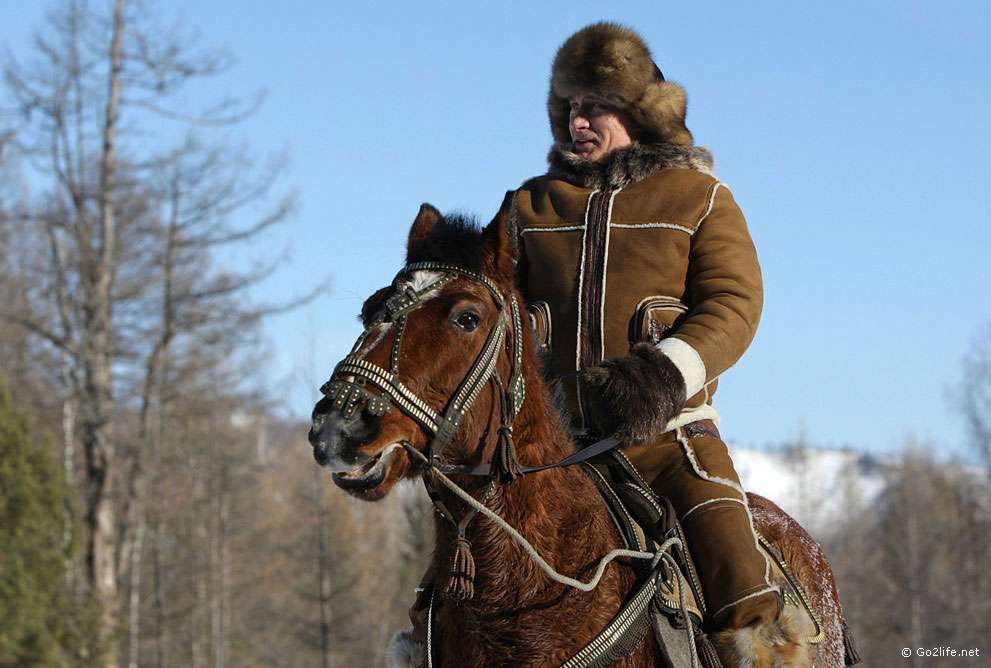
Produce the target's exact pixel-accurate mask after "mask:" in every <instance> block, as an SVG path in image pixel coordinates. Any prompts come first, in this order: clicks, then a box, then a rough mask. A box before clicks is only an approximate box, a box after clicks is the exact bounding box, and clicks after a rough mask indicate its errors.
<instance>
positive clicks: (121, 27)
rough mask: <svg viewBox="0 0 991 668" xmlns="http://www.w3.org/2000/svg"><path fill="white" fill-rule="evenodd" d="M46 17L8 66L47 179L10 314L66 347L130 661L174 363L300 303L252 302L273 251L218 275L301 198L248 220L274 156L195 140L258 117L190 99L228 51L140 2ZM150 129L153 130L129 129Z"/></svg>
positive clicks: (22, 138) (74, 407)
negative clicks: (186, 106) (125, 607)
mask: <svg viewBox="0 0 991 668" xmlns="http://www.w3.org/2000/svg"><path fill="white" fill-rule="evenodd" d="M49 24H50V25H49V29H48V30H46V31H45V32H44V33H40V34H39V35H38V37H37V38H36V39H35V46H36V55H37V61H36V62H34V63H32V64H31V65H30V66H28V65H21V64H20V63H19V62H17V61H11V62H9V63H8V64H7V66H6V67H5V69H4V74H5V78H6V82H7V88H8V91H9V93H10V97H11V99H12V100H13V102H14V105H15V108H16V111H17V112H18V113H19V114H20V117H21V126H20V127H19V130H18V132H17V133H16V135H15V136H11V134H10V133H9V132H8V133H6V134H3V146H4V150H5V151H9V150H15V151H17V152H18V153H19V154H20V155H23V156H25V157H26V158H27V159H28V160H29V161H30V164H31V167H32V169H33V170H34V171H35V172H36V173H37V174H38V175H40V177H41V178H42V179H45V180H46V181H45V182H46V185H45V187H44V190H43V192H42V193H41V194H40V196H38V197H36V198H35V201H34V202H32V203H28V204H27V205H26V206H25V207H24V208H23V210H21V211H18V212H17V213H16V219H17V220H16V223H17V224H18V225H19V228H18V229H19V231H20V233H21V235H22V237H23V240H24V241H23V243H24V244H25V247H26V248H27V252H26V253H25V257H26V258H27V261H26V262H27V266H25V267H24V268H23V269H22V274H23V275H24V276H25V277H26V280H25V281H24V282H23V285H22V287H21V291H20V297H21V299H18V300H14V301H13V302H7V303H5V304H4V305H3V306H2V307H0V316H2V318H3V319H4V320H5V321H6V322H8V323H14V324H16V325H18V326H19V327H21V328H23V330H25V331H26V332H28V333H30V335H31V336H32V337H33V338H34V339H35V340H36V341H37V342H38V345H39V346H41V347H43V348H44V349H45V350H47V351H50V354H51V357H53V358H54V359H57V360H60V366H59V374H58V377H59V380H60V384H61V387H63V392H62V399H63V402H62V414H63V415H62V424H63V433H64V438H63V441H64V452H65V453H66V462H68V463H71V462H72V461H73V459H74V443H75V442H76V434H77V432H78V440H79V443H80V444H81V446H82V454H83V458H84V467H83V470H82V477H83V479H84V481H85V490H86V493H85V516H86V524H87V527H88V530H89V531H88V539H87V548H86V575H87V580H88V582H89V584H90V586H91V587H92V590H93V592H94V593H95V594H96V596H97V598H98V600H99V602H100V604H101V607H102V610H103V628H102V632H103V635H104V637H105V638H106V639H107V640H108V647H109V648H110V651H109V652H108V656H107V663H108V665H115V664H116V654H117V652H116V647H115V645H114V642H112V639H113V638H114V637H115V629H116V627H117V625H118V623H119V621H121V616H122V612H123V611H122V607H121V606H122V603H123V597H122V596H121V591H122V587H123V586H124V583H126V582H127V580H126V577H127V575H128V574H129V573H130V574H131V575H132V578H131V580H130V584H131V589H132V596H131V597H129V600H130V601H131V602H132V605H131V615H130V617H131V621H132V624H137V618H136V614H137V613H136V611H137V610H138V608H139V605H140V602H139V600H137V597H138V596H139V593H140V580H139V577H140V569H138V568H135V569H134V570H133V571H132V569H131V564H132V563H133V562H134V561H135V560H137V559H139V558H140V553H141V549H142V539H143V536H144V535H145V530H144V519H143V518H144V487H145V481H146V466H147V461H146V457H145V452H146V450H147V447H146V445H147V443H148V441H149V440H150V438H151V434H152V433H153V432H154V431H155V430H156V429H158V428H160V427H161V419H162V415H163V412H162V405H163V403H164V401H165V399H164V396H163V392H162V388H163V381H164V378H165V376H166V373H167V368H168V366H169V365H170V364H172V361H173V360H174V359H175V357H176V356H177V355H178V356H182V351H177V350H176V346H177V344H179V345H180V346H181V343H182V337H184V336H190V337H194V338H195V340H202V339H203V338H204V337H206V338H209V337H210V336H211V335H214V336H216V335H219V333H220V332H222V331H230V330H232V329H233V330H234V331H236V329H237V328H238V327H242V328H243V329H244V330H248V329H250V327H247V326H246V325H247V324H249V323H254V322H257V320H258V318H260V317H261V316H263V315H265V314H266V313H270V312H272V311H274V310H278V309H281V308H286V307H288V306H289V305H275V306H269V307H245V306H244V305H243V304H244V300H243V299H240V298H239V295H240V294H241V293H243V292H244V291H245V290H246V289H247V288H249V287H250V286H252V285H254V284H256V283H257V282H258V281H260V280H263V279H264V278H265V277H266V276H267V275H269V274H270V273H271V271H272V270H273V268H274V266H275V264H274V263H271V264H269V265H266V266H258V267H255V268H252V269H249V270H248V271H246V272H242V273H232V272H220V271H215V270H213V269H211V254H212V252H213V251H214V249H216V248H217V247H219V246H222V245H225V244H231V243H237V242H240V241H244V240H247V239H251V238H254V237H255V236H256V235H259V234H261V233H263V232H264V231H265V230H266V229H267V228H269V227H270V226H272V225H275V224H277V223H279V222H280V221H283V220H284V219H285V217H286V215H287V213H288V212H289V210H290V201H289V200H288V199H285V198H283V199H281V200H278V201H276V202H275V203H274V204H270V205H269V206H268V209H267V210H265V211H263V212H262V213H261V214H256V215H255V217H254V218H249V217H248V216H246V212H247V211H248V210H249V209H251V210H256V209H257V208H258V207H259V205H262V206H264V204H265V203H266V202H268V201H269V191H270V188H271V186H272V183H273V181H274V175H275V172H276V171H277V166H276V165H272V166H270V168H269V169H263V170H256V169H253V167H252V164H251V161H250V159H249V158H248V157H247V156H246V155H245V154H244V152H243V151H242V152H238V151H230V150H229V149H225V148H224V147H221V146H215V145H214V146H211V145H209V144H207V143H205V142H204V141H203V140H202V139H200V138H199V137H198V136H197V134H202V132H204V131H205V129H209V128H211V127H217V126H224V125H230V124H232V123H236V122H237V121H239V120H241V119H243V118H244V117H245V115H246V114H247V113H250V111H251V110H252V109H253V108H254V106H255V104H256V101H252V102H249V103H243V102H241V101H237V100H229V99H224V100H219V101H217V102H216V104H213V105H212V106H211V107H210V108H207V109H205V110H203V111H202V112H199V113H193V114H190V113H186V112H179V111H177V109H178V108H179V103H180V99H181V98H180V95H181V93H182V91H183V90H184V88H185V87H186V86H187V84H189V83H190V82H191V81H194V80H196V79H201V78H204V77H211V76H215V75H217V74H219V73H222V72H223V71H224V70H225V69H226V67H227V66H228V65H229V59H227V58H226V57H225V56H223V55H222V54H218V53H213V52H208V51H204V50H202V49H199V48H197V47H196V46H195V45H194V44H193V43H192V42H191V41H190V40H189V39H187V38H186V37H185V36H184V35H183V34H182V32H181V31H179V30H178V29H173V30H162V28H161V25H160V22H158V21H157V20H156V18H155V17H154V16H153V15H152V14H151V13H150V12H149V11H148V10H147V9H146V8H145V7H144V6H143V5H141V4H138V3H136V4H134V5H129V4H128V3H127V2H126V1H125V0H115V2H114V3H113V6H112V8H111V11H110V13H109V15H104V14H101V13H100V12H98V11H95V10H93V9H91V8H90V7H89V6H87V5H86V4H85V3H82V2H77V1H76V0H67V1H66V2H63V3H62V4H61V5H60V6H59V7H58V8H57V9H56V10H55V11H53V12H52V13H51V15H50V17H49ZM152 119H158V120H154V121H153V120H152ZM163 119H167V120H169V121H172V122H178V123H181V124H184V125H186V126H187V127H188V128H189V130H188V131H187V136H186V138H185V139H184V140H183V141H182V142H181V143H180V144H178V145H176V146H168V145H167V144H166V143H165V142H157V141H149V139H148V137H149V136H152V137H154V129H155V128H157V127H159V126H157V125H155V124H154V123H161V122H162V120H163ZM135 136H141V137H142V140H141V141H129V139H130V138H131V137H135ZM124 386H133V387H134V388H135V389H136V390H137V391H136V392H135V394H136V395H137V396H139V397H140V400H139V403H140V405H139V406H137V407H134V408H135V409H136V410H137V412H138V415H139V418H138V426H137V429H136V432H135V433H136V435H135V437H134V438H133V439H125V440H124V441H122V440H121V438H120V433H119V430H118V427H119V422H120V419H121V411H122V410H128V409H129V408H130V407H129V406H128V405H127V402H123V401H121V398H120V397H121V396H124V393H121V392H120V391H119V389H118V388H120V387H124ZM128 394H130V393H128ZM77 416H78V418H77ZM127 441H130V442H127ZM69 468H71V466H70V467H69ZM132 658H133V657H132Z"/></svg>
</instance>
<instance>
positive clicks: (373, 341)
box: [352, 322, 392, 359]
mask: <svg viewBox="0 0 991 668" xmlns="http://www.w3.org/2000/svg"><path fill="white" fill-rule="evenodd" d="M390 327H392V323H391V322H380V323H378V324H376V325H372V326H371V327H369V328H368V329H366V330H365V333H364V334H362V335H361V345H360V346H358V348H357V350H355V351H354V353H352V355H353V356H354V357H357V358H358V359H365V355H367V354H368V353H370V352H371V351H372V349H374V348H375V347H376V346H378V344H379V343H381V342H382V339H383V338H384V337H385V335H386V332H388V331H389V328H390Z"/></svg>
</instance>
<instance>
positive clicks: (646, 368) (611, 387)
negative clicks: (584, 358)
mask: <svg viewBox="0 0 991 668" xmlns="http://www.w3.org/2000/svg"><path fill="white" fill-rule="evenodd" d="M578 382H579V384H580V385H581V398H582V411H583V412H584V413H585V421H586V424H588V426H591V427H593V428H594V429H596V430H597V431H598V432H599V434H600V435H602V436H608V435H610V434H615V435H616V437H617V438H619V439H621V440H624V441H627V442H637V441H649V440H651V439H653V438H656V437H657V436H660V435H661V434H663V433H664V427H665V426H666V425H667V423H668V422H669V421H670V420H671V419H672V418H673V417H675V416H676V415H678V413H680V412H681V409H682V408H684V406H685V401H686V400H687V397H686V396H685V379H684V377H683V376H682V375H681V372H680V371H678V367H676V366H675V365H674V362H672V361H671V358H669V357H668V356H667V355H665V354H664V353H662V352H661V351H660V350H658V349H657V347H655V346H654V345H653V344H650V343H637V344H634V345H633V346H632V347H631V348H630V354H629V355H627V356H626V357H614V358H612V359H608V360H606V361H604V362H603V363H602V364H600V365H598V366H594V367H590V368H588V369H583V370H582V371H581V373H580V374H579V376H578Z"/></svg>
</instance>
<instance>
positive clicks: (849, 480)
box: [730, 444, 884, 531]
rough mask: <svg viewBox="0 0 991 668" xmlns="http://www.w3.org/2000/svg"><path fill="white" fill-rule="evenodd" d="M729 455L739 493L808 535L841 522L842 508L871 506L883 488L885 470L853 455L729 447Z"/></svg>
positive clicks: (851, 452)
mask: <svg viewBox="0 0 991 668" xmlns="http://www.w3.org/2000/svg"><path fill="white" fill-rule="evenodd" d="M730 453H731V454H732V456H733V463H734V464H735V466H736V470H737V473H739V475H740V479H741V481H742V482H743V487H744V489H746V490H747V491H748V492H756V493H757V494H760V495H762V496H766V497H767V498H769V499H771V500H772V501H774V502H775V503H777V504H778V505H779V506H781V508H782V509H784V510H785V511H786V512H787V513H789V514H790V515H792V516H793V517H794V518H795V519H797V520H798V521H799V522H801V523H802V524H803V525H804V526H805V527H806V528H807V529H810V530H812V531H815V530H816V529H817V528H822V527H826V526H829V525H831V524H833V523H834V522H836V521H839V520H841V519H842V518H841V516H840V512H841V509H843V508H846V510H847V511H849V508H850V507H851V505H852V506H853V507H857V506H861V504H867V503H871V502H873V501H875V500H876V499H877V497H878V495H879V494H880V493H881V490H882V489H883V486H884V481H883V476H882V474H883V469H884V464H883V463H881V462H879V461H878V460H877V459H876V458H874V457H873V456H871V455H867V454H864V453H861V452H857V451H854V450H820V449H814V448H802V449H794V448H793V449H777V450H758V449H753V448H744V447H736V446H734V445H733V444H730Z"/></svg>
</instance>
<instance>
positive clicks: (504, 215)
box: [484, 190, 520, 283]
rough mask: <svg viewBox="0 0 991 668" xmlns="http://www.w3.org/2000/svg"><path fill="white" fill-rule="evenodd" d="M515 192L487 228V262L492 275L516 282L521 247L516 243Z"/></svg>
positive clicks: (509, 194)
mask: <svg viewBox="0 0 991 668" xmlns="http://www.w3.org/2000/svg"><path fill="white" fill-rule="evenodd" d="M515 194H516V193H515V192H514V191H512V190H510V191H509V192H507V193H506V196H505V197H504V198H503V200H502V206H501V207H499V213H497V214H496V217H495V218H493V219H492V222H491V223H489V224H488V225H487V226H486V227H485V232H484V233H485V250H486V253H485V254H486V262H487V264H488V265H489V266H488V269H489V272H490V273H491V274H493V275H494V276H498V277H500V278H502V279H505V280H507V281H509V282H510V283H514V282H515V274H516V263H517V261H518V260H519V252H520V251H519V245H518V244H517V241H516V223H515V216H513V206H514V196H515Z"/></svg>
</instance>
